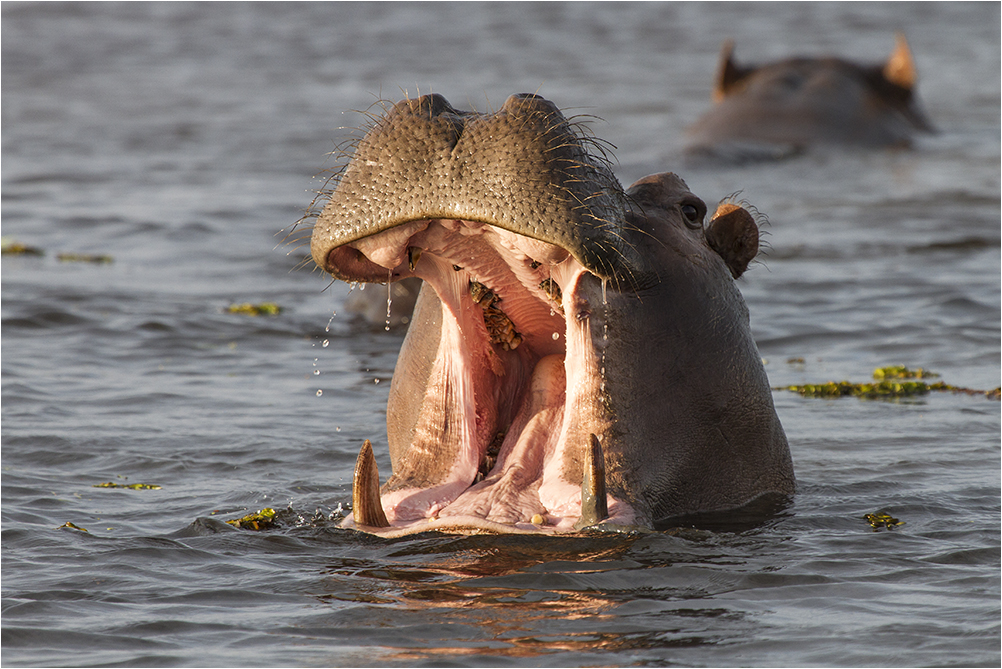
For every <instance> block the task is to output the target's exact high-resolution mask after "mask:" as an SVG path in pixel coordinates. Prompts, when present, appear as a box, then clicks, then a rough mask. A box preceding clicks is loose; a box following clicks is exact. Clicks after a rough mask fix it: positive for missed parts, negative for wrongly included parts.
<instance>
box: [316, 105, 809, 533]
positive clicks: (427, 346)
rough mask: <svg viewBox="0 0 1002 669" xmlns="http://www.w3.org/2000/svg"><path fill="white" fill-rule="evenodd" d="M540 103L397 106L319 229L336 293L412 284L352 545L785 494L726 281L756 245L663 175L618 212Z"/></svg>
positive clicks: (561, 120)
mask: <svg viewBox="0 0 1002 669" xmlns="http://www.w3.org/2000/svg"><path fill="white" fill-rule="evenodd" d="M597 146H600V144H599V143H598V142H597V141H596V140H594V139H591V138H589V137H586V136H585V135H584V134H583V132H582V130H581V129H580V128H579V127H577V126H576V125H574V124H573V123H571V122H569V121H568V120H567V119H566V118H565V117H564V116H563V115H562V114H561V113H560V111H559V110H558V109H557V108H556V107H555V106H554V105H553V104H552V103H550V102H548V101H546V100H544V99H542V98H540V97H537V96H535V95H520V96H513V97H511V98H509V99H508V100H507V101H506V102H505V104H504V106H503V107H502V108H501V109H500V110H498V111H497V112H496V113H492V114H480V113H473V112H462V111H457V110H455V109H453V108H452V107H451V106H450V105H449V103H448V102H447V101H446V100H445V99H444V98H442V97H441V96H438V95H428V96H423V97H420V98H418V99H415V100H405V101H403V102H400V103H398V104H396V105H395V106H393V107H392V108H391V109H389V111H388V112H387V113H386V114H385V115H384V116H383V117H381V118H379V119H377V120H375V121H374V123H373V126H372V128H371V129H370V130H369V132H368V134H367V135H366V136H365V137H364V138H363V139H362V140H361V141H360V142H359V143H358V144H357V146H356V147H355V151H354V154H353V156H352V158H351V160H350V162H349V163H348V164H347V165H346V167H345V168H344V170H343V171H342V172H341V174H340V175H339V178H338V181H337V184H336V186H335V187H334V188H333V189H332V190H331V191H329V199H328V200H327V202H326V205H325V207H324V209H323V211H322V212H321V213H320V215H319V217H318V219H317V221H316V223H315V226H314V229H313V236H312V254H313V259H314V261H315V262H316V263H317V265H319V266H320V267H321V268H323V269H324V270H326V271H327V272H329V273H330V274H331V275H333V276H334V277H336V278H339V279H343V280H345V281H351V282H358V281H368V282H380V283H386V282H393V281H398V280H401V279H405V278H408V277H419V278H421V279H423V281H424V284H423V287H422V289H421V293H420V296H419V298H418V301H417V305H416V307H415V311H414V314H413V317H412V318H411V322H410V327H409V330H408V333H407V336H406V338H405V340H404V344H403V347H402V349H401V352H400V356H399V358H398V361H397V366H396V370H395V372H394V376H393V382H392V384H391V389H390V398H389V404H388V406H387V434H388V441H389V450H390V459H391V463H392V468H393V472H392V475H391V476H390V477H389V478H388V480H387V481H386V482H385V483H384V484H383V485H382V487H381V488H379V475H378V472H377V471H376V465H375V460H374V458H373V454H372V448H371V446H370V442H368V441H366V442H365V444H364V445H363V447H362V450H361V452H360V454H359V458H358V462H357V465H356V470H355V480H354V485H353V514H352V516H350V517H349V518H348V519H347V520H346V524H347V525H348V526H353V527H356V528H358V529H362V530H366V531H369V532H374V533H377V534H383V535H387V536H397V535H402V534H411V533H415V532H421V531H425V530H443V531H454V532H499V533H519V532H532V533H554V532H572V531H575V530H580V529H582V528H584V527H651V526H652V525H653V523H654V522H655V521H656V520H658V519H662V518H666V517H671V516H677V515H682V514H687V513H692V512H698V511H710V510H721V509H731V508H736V507H740V506H741V505H744V504H746V503H747V502H749V501H750V500H753V499H755V498H757V497H760V496H762V495H766V494H770V493H779V494H790V493H792V492H793V485H794V478H793V471H792V466H791V462H790V453H789V448H788V446H787V442H786V437H785V435H784V433H783V429H782V427H781V425H780V423H779V420H778V418H777V416H776V413H775V410H774V408H773V404H772V395H771V391H770V388H769V384H768V380H767V379H766V376H765V372H764V370H763V367H762V362H761V358H760V357H759V354H758V351H757V349H756V347H755V344H754V342H753V340H752V337H751V334H750V330H749V325H748V312H747V309H746V307H745V305H744V302H743V300H742V298H741V296H740V293H739V292H738V290H737V288H736V286H735V282H734V279H735V278H736V277H737V276H739V275H740V274H741V273H742V272H743V271H744V269H745V268H746V267H747V265H748V262H749V261H751V260H752V258H754V256H755V254H756V253H757V250H758V228H757V225H756V223H755V221H754V219H753V217H752V215H751V214H749V212H748V211H747V210H746V209H744V208H743V207H741V206H739V205H736V204H734V203H728V204H725V205H723V206H722V207H721V208H719V209H718V213H717V215H716V216H715V217H714V219H713V221H712V222H711V223H710V224H709V225H708V226H706V227H704V218H705V216H706V206H705V205H704V203H703V201H702V200H700V199H699V198H698V197H696V196H695V195H693V194H692V193H691V192H690V191H689V189H688V188H687V187H686V185H685V183H684V182H683V181H682V179H680V178H679V177H677V176H676V175H674V174H670V173H665V174H657V175H653V176H650V177H646V178H644V179H641V180H640V181H638V182H637V183H636V184H634V185H633V186H632V187H631V188H630V189H629V190H626V191H624V190H623V189H622V187H621V186H620V185H619V183H618V181H617V180H616V179H615V177H614V176H613V175H612V173H611V171H610V170H609V167H608V163H607V161H606V160H604V159H603V158H602V157H601V155H599V156H596V155H595V152H594V148H595V147H597Z"/></svg>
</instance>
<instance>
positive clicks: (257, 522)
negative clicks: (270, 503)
mask: <svg viewBox="0 0 1002 669" xmlns="http://www.w3.org/2000/svg"><path fill="white" fill-rule="evenodd" d="M274 520H275V509H272V508H271V507H266V508H264V509H261V510H260V511H258V512H257V513H249V514H247V515H246V516H244V517H243V518H234V519H233V520H227V521H226V524H227V525H232V526H233V527H238V528H240V529H245V530H254V531H255V532H257V531H258V530H260V529H261V528H263V527H267V526H268V525H271V523H272V521H274Z"/></svg>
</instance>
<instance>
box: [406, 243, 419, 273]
mask: <svg viewBox="0 0 1002 669" xmlns="http://www.w3.org/2000/svg"><path fill="white" fill-rule="evenodd" d="M420 259H421V249H420V248H419V247H417V246H408V247H407V266H408V267H409V268H410V270H411V271H412V272H413V271H414V270H415V269H417V264H418V260H420Z"/></svg>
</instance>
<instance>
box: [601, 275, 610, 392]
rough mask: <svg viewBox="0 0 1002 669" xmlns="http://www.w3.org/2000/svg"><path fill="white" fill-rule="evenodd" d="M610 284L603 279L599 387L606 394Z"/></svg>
mask: <svg viewBox="0 0 1002 669" xmlns="http://www.w3.org/2000/svg"><path fill="white" fill-rule="evenodd" d="M608 283H609V280H608V279H605V278H603V279H602V363H601V366H600V368H599V375H600V376H601V378H602V381H601V383H599V386H598V387H599V390H601V391H602V392H605V349H606V348H607V347H608V344H609V300H608V299H607V297H606V286H607V285H608Z"/></svg>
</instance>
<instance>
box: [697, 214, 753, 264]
mask: <svg viewBox="0 0 1002 669" xmlns="http://www.w3.org/2000/svg"><path fill="white" fill-rule="evenodd" d="M705 234H706V242H707V243H708V244H709V245H710V248H711V249H713V250H714V251H716V252H717V254H718V255H719V256H720V257H721V258H723V259H724V262H725V263H726V264H727V268H728V269H730V270H731V276H733V277H734V278H735V279H736V278H738V277H739V276H741V275H742V274H744V272H745V270H746V269H748V263H750V262H751V261H752V260H753V259H754V258H755V256H756V255H757V254H758V224H757V223H755V218H754V217H753V216H752V215H751V213H750V212H749V211H748V210H747V209H745V208H744V207H742V206H740V205H737V204H734V203H731V202H726V203H724V204H721V205H720V206H718V207H717V211H715V212H714V213H713V218H712V219H711V220H710V224H709V225H708V226H707V227H706V233H705Z"/></svg>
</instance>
